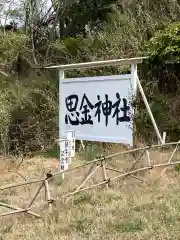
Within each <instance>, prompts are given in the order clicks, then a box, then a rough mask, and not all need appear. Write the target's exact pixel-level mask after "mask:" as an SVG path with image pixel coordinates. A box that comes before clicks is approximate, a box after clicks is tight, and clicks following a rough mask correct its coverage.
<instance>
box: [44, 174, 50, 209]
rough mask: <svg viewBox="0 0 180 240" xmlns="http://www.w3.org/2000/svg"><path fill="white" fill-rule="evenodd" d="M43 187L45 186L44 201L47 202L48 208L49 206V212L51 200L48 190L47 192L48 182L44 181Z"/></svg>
mask: <svg viewBox="0 0 180 240" xmlns="http://www.w3.org/2000/svg"><path fill="white" fill-rule="evenodd" d="M44 185H45V191H46V199H47V202H48V206H49V210H50V211H51V210H52V199H51V194H50V190H49V184H48V180H47V179H46V180H44Z"/></svg>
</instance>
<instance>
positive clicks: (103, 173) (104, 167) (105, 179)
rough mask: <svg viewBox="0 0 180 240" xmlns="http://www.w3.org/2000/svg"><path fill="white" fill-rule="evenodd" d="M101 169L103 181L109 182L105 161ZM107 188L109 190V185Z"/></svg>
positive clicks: (102, 162)
mask: <svg viewBox="0 0 180 240" xmlns="http://www.w3.org/2000/svg"><path fill="white" fill-rule="evenodd" d="M101 169H102V175H103V180H104V181H107V174H106V166H105V162H104V161H101ZM106 188H109V184H108V183H106Z"/></svg>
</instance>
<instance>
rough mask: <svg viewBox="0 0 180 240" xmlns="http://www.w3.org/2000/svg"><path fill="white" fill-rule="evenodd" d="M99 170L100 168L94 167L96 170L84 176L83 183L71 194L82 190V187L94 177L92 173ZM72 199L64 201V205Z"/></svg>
mask: <svg viewBox="0 0 180 240" xmlns="http://www.w3.org/2000/svg"><path fill="white" fill-rule="evenodd" d="M99 168H100V166H96V168H95V169H94V171H92V172H90V173H89V174H88V175H87V176H86V178H85V179H84V181H83V182H82V183H81V184H80V185H79V186H78V187H77V189H76V190H75V191H74V192H72V193H73V194H74V193H76V192H77V191H79V190H80V189H81V188H82V186H84V184H85V183H86V182H87V181H88V180H89V179H90V178H91V177H92V176H93V175H94V173H95V172H96V171H97V170H98V169H99ZM92 169H93V168H92ZM73 194H71V195H73ZM71 198H72V197H70V198H68V199H67V200H66V203H67V202H68V201H69V200H70V199H71Z"/></svg>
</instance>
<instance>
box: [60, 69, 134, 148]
mask: <svg viewBox="0 0 180 240" xmlns="http://www.w3.org/2000/svg"><path fill="white" fill-rule="evenodd" d="M132 86H134V83H132V75H131V74H127V75H113V76H100V77H97V76H96V77H85V78H70V79H60V137H61V138H66V133H67V131H74V132H75V134H76V139H77V140H89V141H101V142H114V143H125V144H130V145H132V144H133V120H132V113H133V109H132V106H131V98H132V94H133V92H134V91H133V87H132Z"/></svg>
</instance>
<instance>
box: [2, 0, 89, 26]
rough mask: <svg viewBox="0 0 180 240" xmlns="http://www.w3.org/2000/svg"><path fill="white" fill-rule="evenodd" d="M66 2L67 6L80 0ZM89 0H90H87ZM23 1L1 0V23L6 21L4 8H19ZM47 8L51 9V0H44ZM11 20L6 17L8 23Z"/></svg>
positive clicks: (66, 0)
mask: <svg viewBox="0 0 180 240" xmlns="http://www.w3.org/2000/svg"><path fill="white" fill-rule="evenodd" d="M64 1H65V3H66V6H68V5H71V4H73V3H75V2H77V1H78V0H64ZM87 1H88V0H87ZM21 2H23V0H0V21H1V24H2V25H4V23H5V19H6V16H5V14H4V13H3V12H4V10H6V11H7V10H8V9H10V8H11V9H13V8H15V9H16V8H19V7H20V6H21ZM42 2H43V4H44V7H45V9H46V10H47V9H49V7H50V6H51V0H42ZM10 21H12V19H10V18H7V19H6V24H8V23H9V22H10Z"/></svg>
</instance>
